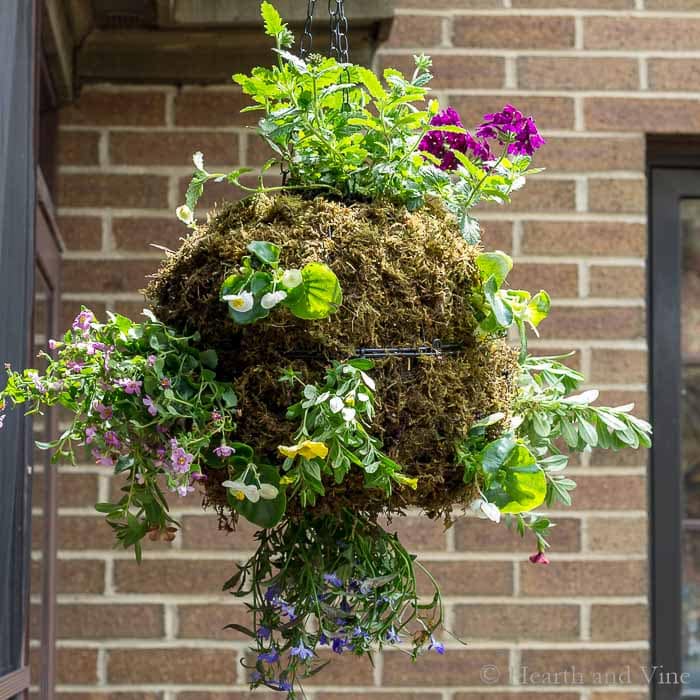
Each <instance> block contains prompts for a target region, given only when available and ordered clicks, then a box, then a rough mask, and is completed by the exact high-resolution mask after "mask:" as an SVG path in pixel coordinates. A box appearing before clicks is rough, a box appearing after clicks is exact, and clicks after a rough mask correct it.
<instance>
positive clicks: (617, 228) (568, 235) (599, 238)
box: [522, 221, 646, 257]
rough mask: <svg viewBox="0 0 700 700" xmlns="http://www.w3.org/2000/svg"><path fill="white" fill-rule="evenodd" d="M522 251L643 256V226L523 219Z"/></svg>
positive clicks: (531, 252) (610, 222)
mask: <svg viewBox="0 0 700 700" xmlns="http://www.w3.org/2000/svg"><path fill="white" fill-rule="evenodd" d="M522 250H523V253H525V254H526V255H605V256H617V255H621V256H625V257H628V256H638V257H644V255H645V254H646V228H645V227H644V225H643V224H624V223H618V222H616V221H526V222H524V223H523V240H522Z"/></svg>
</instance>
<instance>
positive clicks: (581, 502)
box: [552, 474, 647, 537]
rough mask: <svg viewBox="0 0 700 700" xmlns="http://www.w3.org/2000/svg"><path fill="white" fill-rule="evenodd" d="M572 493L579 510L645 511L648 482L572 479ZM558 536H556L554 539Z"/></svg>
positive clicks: (626, 478) (614, 478)
mask: <svg viewBox="0 0 700 700" xmlns="http://www.w3.org/2000/svg"><path fill="white" fill-rule="evenodd" d="M572 478H573V479H574V481H575V482H576V488H575V489H574V491H573V492H572V497H573V501H574V508H576V509H577V510H625V509H629V510H644V509H645V508H646V505H647V493H646V481H645V478H644V477H643V476H631V475H630V476H588V475H586V476H581V475H580V474H577V475H576V476H575V477H572ZM555 536H556V532H555V534H553V535H552V537H555Z"/></svg>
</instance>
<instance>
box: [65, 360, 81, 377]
mask: <svg viewBox="0 0 700 700" xmlns="http://www.w3.org/2000/svg"><path fill="white" fill-rule="evenodd" d="M66 367H68V369H69V370H70V371H71V372H74V373H75V374H78V373H79V372H82V371H83V367H85V365H84V364H83V363H82V362H76V361H75V360H71V361H70V362H66Z"/></svg>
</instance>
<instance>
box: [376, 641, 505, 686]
mask: <svg viewBox="0 0 700 700" xmlns="http://www.w3.org/2000/svg"><path fill="white" fill-rule="evenodd" d="M487 665H493V666H496V667H497V668H499V669H503V672H504V673H505V674H506V676H507V673H508V652H507V651H501V650H499V649H487V650H483V651H481V650H479V651H477V650H468V651H462V650H458V651H457V650H454V651H453V650H450V651H449V652H448V653H447V654H445V655H444V656H439V655H433V656H431V657H430V658H426V657H419V658H418V660H417V661H411V658H410V657H409V656H407V655H406V654H401V653H399V652H397V651H393V652H392V651H389V652H386V653H385V654H384V670H383V681H384V685H387V686H399V687H421V686H430V685H431V684H434V683H435V681H436V679H439V681H438V682H439V683H440V685H441V686H448V687H452V686H456V685H480V684H481V678H480V672H481V670H482V668H483V667H484V666H487Z"/></svg>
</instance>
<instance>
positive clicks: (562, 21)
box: [452, 15, 575, 49]
mask: <svg viewBox="0 0 700 700" xmlns="http://www.w3.org/2000/svg"><path fill="white" fill-rule="evenodd" d="M574 40H575V30H574V18H573V17H546V16H537V17H528V16H526V15H511V16H509V17H508V21H507V22H504V21H503V17H500V16H495V15H470V16H457V17H455V19H454V30H453V35H452V43H453V44H454V45H455V46H468V47H469V48H479V49H490V48H494V49H501V48H503V47H504V46H506V47H508V48H509V49H566V48H573V46H574Z"/></svg>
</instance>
